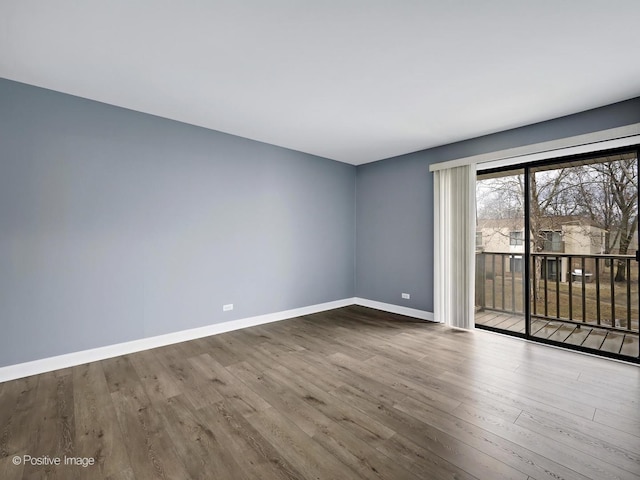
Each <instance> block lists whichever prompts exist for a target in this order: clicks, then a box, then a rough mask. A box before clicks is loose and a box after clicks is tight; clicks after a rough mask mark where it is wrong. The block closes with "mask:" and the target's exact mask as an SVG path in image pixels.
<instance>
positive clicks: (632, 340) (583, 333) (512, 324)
mask: <svg viewBox="0 0 640 480" xmlns="http://www.w3.org/2000/svg"><path fill="white" fill-rule="evenodd" d="M475 322H476V324H477V325H486V326H489V327H494V328H500V329H503V330H507V331H510V332H519V333H524V331H525V317H524V315H518V314H511V313H507V312H497V311H492V310H484V311H479V312H476V317H475ZM531 335H533V336H534V337H539V338H546V339H549V340H555V341H557V342H561V343H567V344H570V345H580V346H583V347H586V348H590V349H593V350H599V351H604V352H610V353H617V354H619V355H624V356H628V357H637V356H638V348H639V346H638V345H639V343H638V334H637V333H635V334H625V333H619V332H612V331H609V330H606V329H603V328H597V327H594V326H591V325H580V326H579V325H573V324H570V323H565V322H561V321H550V320H541V319H534V320H533V322H532V324H531Z"/></svg>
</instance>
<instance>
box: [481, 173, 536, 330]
mask: <svg viewBox="0 0 640 480" xmlns="http://www.w3.org/2000/svg"><path fill="white" fill-rule="evenodd" d="M524 186H525V177H524V169H517V170H511V171H508V172H500V173H482V174H479V175H478V179H477V183H476V204H477V212H476V217H477V224H476V282H475V288H476V290H475V294H476V315H475V322H476V325H479V326H482V327H484V328H490V329H497V330H502V331H509V332H513V333H516V334H522V335H524V334H525V328H526V324H525V291H526V286H525V285H526V283H525V281H526V277H525V275H524V270H525V268H524V265H525V263H524V262H525V248H524V242H525V241H526V235H525V230H524V223H525V222H524V212H525V201H524V198H525V196H524V190H525V189H524Z"/></svg>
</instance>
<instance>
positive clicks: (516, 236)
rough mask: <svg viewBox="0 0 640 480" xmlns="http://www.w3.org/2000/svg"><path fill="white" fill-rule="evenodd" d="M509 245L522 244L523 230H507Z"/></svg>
mask: <svg viewBox="0 0 640 480" xmlns="http://www.w3.org/2000/svg"><path fill="white" fill-rule="evenodd" d="M509 245H524V232H509Z"/></svg>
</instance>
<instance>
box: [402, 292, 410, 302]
mask: <svg viewBox="0 0 640 480" xmlns="http://www.w3.org/2000/svg"><path fill="white" fill-rule="evenodd" d="M402 298H404V299H405V300H409V299H410V298H411V295H409V294H408V293H403V294H402Z"/></svg>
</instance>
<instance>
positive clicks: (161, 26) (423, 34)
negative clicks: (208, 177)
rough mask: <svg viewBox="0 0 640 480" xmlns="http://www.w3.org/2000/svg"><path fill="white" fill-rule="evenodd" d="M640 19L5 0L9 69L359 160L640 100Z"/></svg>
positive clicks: (0, 21)
mask: <svg viewBox="0 0 640 480" xmlns="http://www.w3.org/2000/svg"><path fill="white" fill-rule="evenodd" d="M639 26H640V1H639V0H563V1H558V0H535V1H525V0H466V1H464V0H440V1H435V0H431V1H429V0H423V1H420V0H395V1H394V0H385V1H381V0H359V1H358V0H325V1H322V0H228V1H227V0H209V1H196V0H180V1H178V0H82V1H78V0H56V1H51V0H0V76H1V77H5V78H8V79H12V80H17V81H20V82H25V83H29V84H32V85H37V86H41V87H46V88H49V89H52V90H57V91H61V92H66V93H70V94H73V95H78V96H80V97H85V98H90V99H94V100H99V101H101V102H106V103H110V104H113V105H119V106H122V107H126V108H130V109H133V110H138V111H141V112H147V113H151V114H155V115H159V116H162V117H167V118H171V119H175V120H180V121H183V122H187V123H191V124H194V125H200V126H203V127H207V128H211V129H214V130H220V131H223V132H227V133H232V134H235V135H240V136H243V137H248V138H251V139H255V140H260V141H262V142H267V143H271V144H275V145H280V146H283V147H288V148H292V149H295V150H300V151H303V152H308V153H312V154H316V155H320V156H323V157H327V158H331V159H335V160H339V161H342V162H347V163H352V164H356V165H358V164H362V163H366V162H371V161H374V160H379V159H382V158H387V157H391V156H395V155H399V154H403V153H408V152H413V151H416V150H421V149H424V148H428V147H433V146H437V145H442V144H446V143H450V142H454V141H458V140H462V139H466V138H471V137H475V136H478V135H484V134H487V133H492V132H496V131H500V130H505V129H508V128H513V127H517V126H521V125H526V124H529V123H534V122H538V121H542V120H547V119H550V118H554V117H558V116H562V115H567V114H570V113H575V112H578V111H582V110H586V109H590V108H594V107H598V106H601V105H606V104H609V103H613V102H616V101H620V100H625V99H628V98H632V97H636V96H640V62H639V61H638V55H639V53H638V52H640V33H639ZM0 108H1V107H0Z"/></svg>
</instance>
